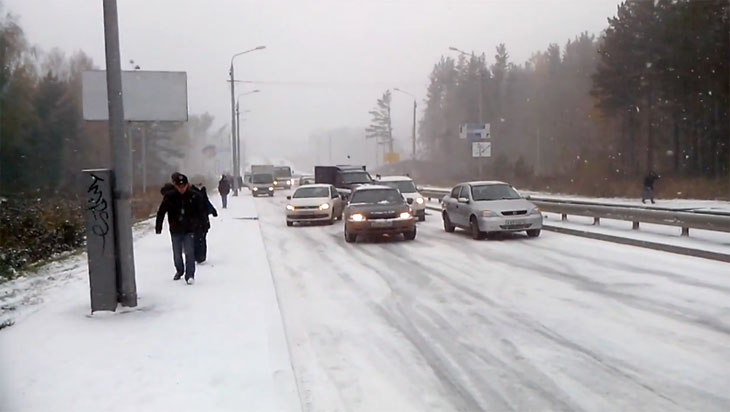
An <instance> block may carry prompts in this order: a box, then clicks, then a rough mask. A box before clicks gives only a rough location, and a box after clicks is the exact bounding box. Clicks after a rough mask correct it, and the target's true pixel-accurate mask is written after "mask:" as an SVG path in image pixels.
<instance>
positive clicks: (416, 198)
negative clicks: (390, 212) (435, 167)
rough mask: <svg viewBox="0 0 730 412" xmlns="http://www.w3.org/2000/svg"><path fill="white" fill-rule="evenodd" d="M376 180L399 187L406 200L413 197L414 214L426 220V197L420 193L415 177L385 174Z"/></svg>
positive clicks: (382, 183) (379, 182) (381, 183)
mask: <svg viewBox="0 0 730 412" xmlns="http://www.w3.org/2000/svg"><path fill="white" fill-rule="evenodd" d="M376 181H377V183H378V184H379V185H383V186H389V187H392V188H395V189H398V190H399V191H400V193H401V194H402V195H403V197H404V198H406V200H408V199H413V203H412V204H411V210H413V214H414V215H415V216H416V217H418V220H419V221H421V222H423V221H424V220H426V199H424V198H423V196H421V194H420V193H418V189H416V184H415V183H413V179H411V178H410V177H408V176H383V177H380V178H376Z"/></svg>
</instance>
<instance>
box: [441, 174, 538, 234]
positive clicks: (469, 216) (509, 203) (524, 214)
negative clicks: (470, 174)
mask: <svg viewBox="0 0 730 412" xmlns="http://www.w3.org/2000/svg"><path fill="white" fill-rule="evenodd" d="M441 216H442V217H443V220H444V230H446V231H447V232H453V231H454V229H456V228H457V227H459V228H462V229H465V230H468V231H470V232H471V235H472V238H474V239H482V238H484V236H485V235H486V234H489V233H496V232H518V231H523V230H524V231H527V235H528V236H530V237H537V236H540V230H541V229H542V214H541V213H540V209H539V208H538V207H537V206H535V205H534V204H533V203H532V202H530V201H528V200H526V199H523V198H522V197H521V196H520V194H519V193H517V191H516V190H515V189H514V188H512V186H510V185H508V184H507V183H504V182H493V181H490V182H467V183H461V184H459V185H456V186H455V187H454V188H453V189H451V192H450V193H449V194H448V195H446V196H445V197H444V198H443V199H442V211H441Z"/></svg>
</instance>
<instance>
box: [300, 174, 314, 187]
mask: <svg viewBox="0 0 730 412" xmlns="http://www.w3.org/2000/svg"><path fill="white" fill-rule="evenodd" d="M314 183H315V180H314V176H312V175H306V176H302V177H300V178H299V186H304V185H313V184H314Z"/></svg>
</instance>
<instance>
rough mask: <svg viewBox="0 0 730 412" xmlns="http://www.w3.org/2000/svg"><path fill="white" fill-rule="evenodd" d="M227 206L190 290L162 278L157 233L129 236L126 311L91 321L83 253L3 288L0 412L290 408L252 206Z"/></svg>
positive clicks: (164, 268) (167, 258) (278, 325)
mask: <svg viewBox="0 0 730 412" xmlns="http://www.w3.org/2000/svg"><path fill="white" fill-rule="evenodd" d="M229 205H230V209H228V210H221V209H219V211H220V212H221V216H220V217H219V218H218V219H217V220H214V221H213V229H212V231H211V232H210V235H209V261H208V262H207V263H206V264H204V265H202V266H199V267H198V272H197V274H196V280H197V283H196V284H195V285H194V286H187V285H185V283H183V282H182V281H179V282H174V281H173V280H172V275H173V274H174V268H173V265H172V256H171V251H170V249H171V247H170V238H169V235H168V234H167V233H164V234H163V235H160V236H156V235H155V234H154V233H153V232H150V231H149V230H147V231H145V230H143V231H142V232H143V234H142V235H138V237H137V240H136V242H135V255H136V271H137V285H138V293H139V306H138V307H137V308H134V309H124V310H121V311H119V312H117V313H109V312H106V313H102V312H97V313H96V314H94V315H91V314H90V313H89V290H88V280H87V273H86V270H87V268H86V262H85V256H83V255H82V256H76V257H73V258H71V259H69V260H66V261H64V262H58V263H55V264H51V265H49V266H47V267H45V268H43V269H42V270H41V271H40V272H39V273H38V274H37V275H35V276H29V277H26V278H24V279H19V280H17V281H14V283H13V284H12V285H10V288H11V289H12V290H13V292H12V293H13V296H14V297H13V300H12V303H8V304H12V305H15V306H16V307H18V309H17V310H16V311H13V312H16V313H18V314H19V315H16V316H15V321H16V323H15V325H13V326H11V327H8V328H5V329H3V330H2V331H0V410H2V411H3V412H5V411H116V410H118V411H129V410H134V411H163V410H252V411H253V410H256V411H295V410H299V408H300V406H299V400H298V393H297V390H296V385H295V381H294V379H293V372H292V369H291V364H290V360H289V354H288V348H287V345H286V340H285V332H284V329H283V326H282V321H281V315H280V313H279V309H278V305H277V301H276V296H275V293H274V288H273V285H272V280H271V273H270V270H269V264H268V260H267V257H266V252H265V249H264V245H263V242H262V239H261V235H260V230H259V225H258V222H257V221H256V220H250V219H248V218H251V217H255V216H256V210H255V207H254V205H253V202H252V199H251V198H250V197H248V196H245V195H244V196H242V197H239V198H233V199H231V201H230V203H229ZM148 227H149V226H148ZM138 232H139V231H138ZM49 277H52V278H53V279H49ZM5 286H6V285H3V287H4V288H5ZM5 290H7V288H5ZM8 302H11V301H10V300H8ZM19 302H23V304H18V303H19ZM4 304H5V303H4Z"/></svg>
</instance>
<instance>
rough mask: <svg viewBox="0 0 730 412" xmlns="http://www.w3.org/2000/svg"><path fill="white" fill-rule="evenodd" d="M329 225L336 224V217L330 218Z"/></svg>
mask: <svg viewBox="0 0 730 412" xmlns="http://www.w3.org/2000/svg"><path fill="white" fill-rule="evenodd" d="M327 224H328V225H334V224H335V215H332V216H330V220H328V221H327Z"/></svg>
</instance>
